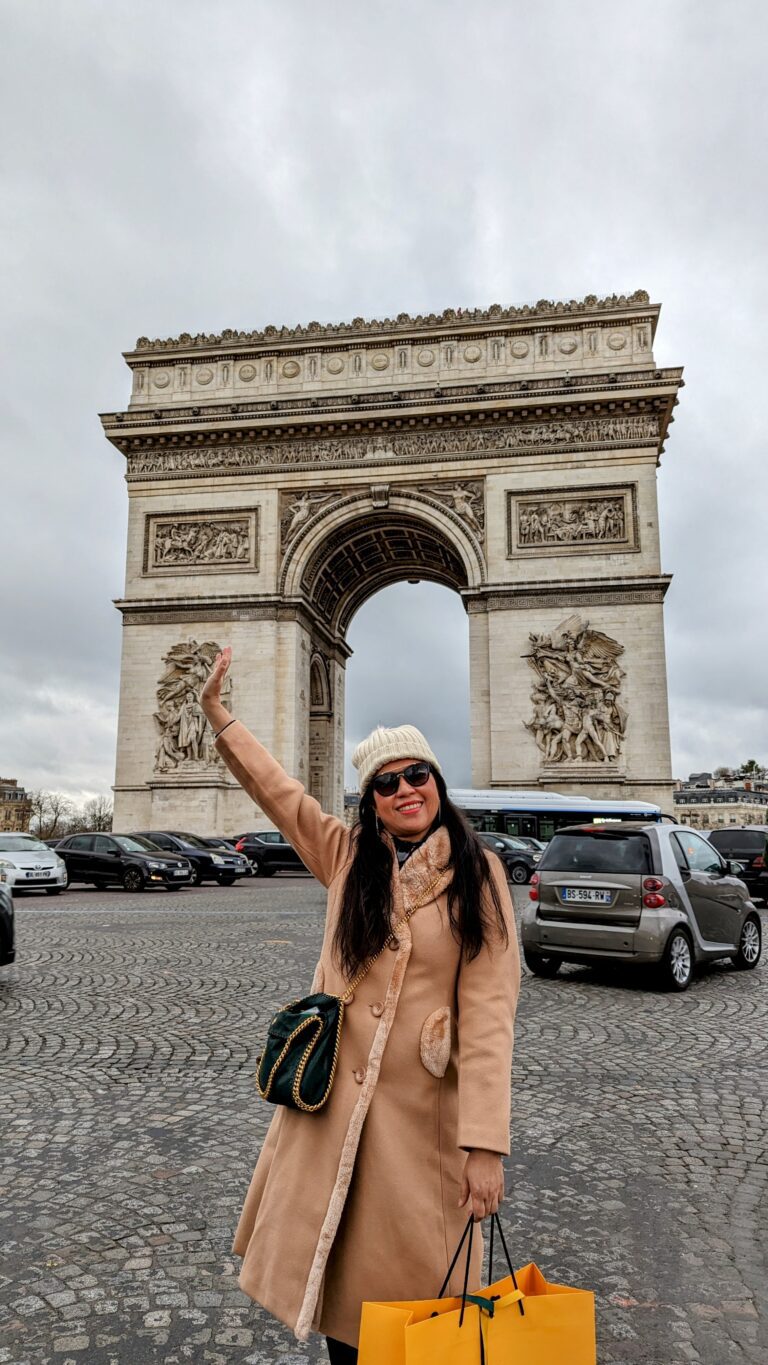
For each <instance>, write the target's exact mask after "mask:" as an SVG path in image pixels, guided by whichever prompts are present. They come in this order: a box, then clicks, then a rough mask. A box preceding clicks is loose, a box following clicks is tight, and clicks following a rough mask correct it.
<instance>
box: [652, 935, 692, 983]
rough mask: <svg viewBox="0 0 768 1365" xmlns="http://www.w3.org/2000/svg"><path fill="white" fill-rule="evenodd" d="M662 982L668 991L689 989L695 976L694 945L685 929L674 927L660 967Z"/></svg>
mask: <svg viewBox="0 0 768 1365" xmlns="http://www.w3.org/2000/svg"><path fill="white" fill-rule="evenodd" d="M659 976H660V979H661V984H662V986H663V987H664V989H665V990H668V991H687V989H688V987H689V986H690V984H691V980H692V978H693V946H692V944H691V939H690V935H689V934H688V933H687V931H686V930H685V929H673V930H672V933H671V934H670V936H669V940H668V942H667V946H666V948H665V949H664V956H663V958H662V959H661V965H660V968H659Z"/></svg>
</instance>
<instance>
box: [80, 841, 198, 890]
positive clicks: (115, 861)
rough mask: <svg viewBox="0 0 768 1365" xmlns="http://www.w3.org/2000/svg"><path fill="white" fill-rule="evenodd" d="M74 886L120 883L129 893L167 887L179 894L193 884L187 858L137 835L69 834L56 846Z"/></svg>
mask: <svg viewBox="0 0 768 1365" xmlns="http://www.w3.org/2000/svg"><path fill="white" fill-rule="evenodd" d="M56 852H57V853H58V855H59V857H60V858H63V859H64V862H65V863H66V865H67V877H68V878H69V881H70V884H71V883H72V882H90V883H91V885H93V886H108V885H109V884H110V883H117V884H119V885H121V886H124V887H125V889H126V891H143V890H144V888H145V887H147V886H167V887H168V890H169V891H178V889H179V887H181V886H186V885H187V884H188V883H189V882H191V880H192V868H191V866H190V863H189V862H188V860H187V859H186V858H181V857H179V856H178V854H173V855H170V856H169V854H168V853H166V852H165V850H164V849H160V848H158V847H157V845H156V844H153V843H150V841H149V839H142V838H141V837H139V836H138V835H134V834H68V835H67V837H66V838H65V839H62V840H61V841H60V842H59V843H58V844H57V845H56Z"/></svg>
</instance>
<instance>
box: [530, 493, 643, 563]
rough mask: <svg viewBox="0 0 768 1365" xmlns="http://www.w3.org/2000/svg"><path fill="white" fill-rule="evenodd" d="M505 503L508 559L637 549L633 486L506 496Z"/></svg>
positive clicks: (635, 502)
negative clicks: (525, 555)
mask: <svg viewBox="0 0 768 1365" xmlns="http://www.w3.org/2000/svg"><path fill="white" fill-rule="evenodd" d="M507 499H508V507H507V540H508V551H507V553H508V556H509V557H512V556H513V555H518V554H529V555H531V554H532V555H552V554H569V553H574V552H576V553H587V554H590V553H592V554H595V553H598V554H606V553H615V552H617V551H618V552H624V551H631V550H638V549H639V548H640V541H639V532H638V520H637V489H636V485H634V484H626V485H617V486H613V487H610V488H578V489H573V488H571V489H568V488H565V489H559V490H557V491H554V490H552V489H547V490H546V491H541V492H526V493H519V494H518V493H508V495H507Z"/></svg>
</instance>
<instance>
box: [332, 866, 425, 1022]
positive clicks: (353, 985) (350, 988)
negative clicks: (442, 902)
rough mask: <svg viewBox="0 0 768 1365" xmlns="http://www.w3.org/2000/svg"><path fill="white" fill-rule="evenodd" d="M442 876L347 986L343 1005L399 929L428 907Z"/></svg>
mask: <svg viewBox="0 0 768 1365" xmlns="http://www.w3.org/2000/svg"><path fill="white" fill-rule="evenodd" d="M442 875H443V873H442V872H441V873H440V874H439V876H437V877H435V879H434V881H433V882H430V884H429V886H428V887H427V889H426V891H425V892H424V895H423V896H422V898H421V900H418V901H417V902H416V904H415V905H411V906H409V908H408V910H407V911H406V913H405V914H404V915H402V916H401V917H400V919H399V920H398V921H397V924H396V925H395V926H394V928H393V930H392V932H391V933H390V934H389V936H388V937H387V938H386V939H385V940H384V942H383V944H382V945H381V947H380V948H379V951H378V952H377V953H374V955H373V957H371V958H369V959H368V961H367V963H366V964H365V966H364V967H363V970H362V971H361V972H358V974H357V976H356V977H355V979H354V981H351V982H350V984H349V985H348V986H347V989H346V990H345V992H344V994H343V995H340V996H339V999H340V1000H341V1001H342V1003H343V1004H346V1002H347V998H348V997H349V996H350V995H352V994H354V992H355V991H356V990H357V988H358V986H359V985H360V983H361V981H364V980H365V978H366V976H367V975H368V973H369V971H370V970H371V967H372V966H373V964H374V962H376V961H377V959H378V958H380V957H381V954H382V953H383V952H384V949H385V948H386V947H388V946H389V944H390V943H392V942H393V941H395V940H396V939H397V931H398V929H402V927H403V925H404V924H407V923H408V921H409V919H410V918H411V916H412V915H415V914H416V911H417V910H420V909H421V907H422V906H423V905H426V904H427V902H428V901H429V900H430V899H431V896H432V892H433V891H434V889H435V887H436V886H437V883H438V882H439V881H440V878H441V877H442Z"/></svg>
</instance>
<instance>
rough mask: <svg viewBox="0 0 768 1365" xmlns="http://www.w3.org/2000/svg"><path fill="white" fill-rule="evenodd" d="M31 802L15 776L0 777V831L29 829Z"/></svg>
mask: <svg viewBox="0 0 768 1365" xmlns="http://www.w3.org/2000/svg"><path fill="white" fill-rule="evenodd" d="M31 818H32V802H31V801H30V799H29V797H28V796H27V793H26V792H25V790H24V788H23V787H20V786H19V784H18V782H17V781H16V778H15V777H0V831H2V830H4V831H6V832H8V831H10V830H13V831H14V833H16V832H18V831H20V830H21V831H22V832H23V831H24V830H28V829H29V822H30V820H31Z"/></svg>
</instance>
